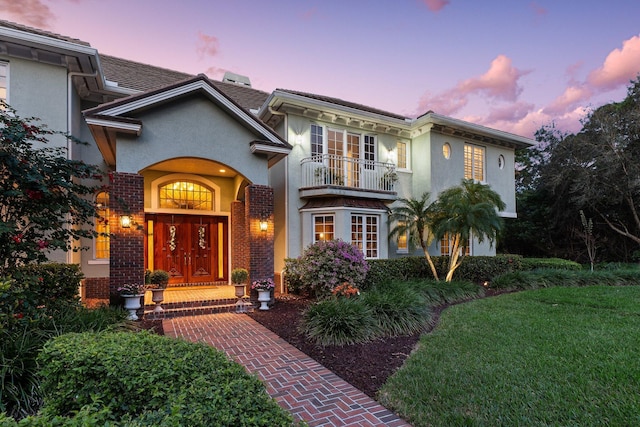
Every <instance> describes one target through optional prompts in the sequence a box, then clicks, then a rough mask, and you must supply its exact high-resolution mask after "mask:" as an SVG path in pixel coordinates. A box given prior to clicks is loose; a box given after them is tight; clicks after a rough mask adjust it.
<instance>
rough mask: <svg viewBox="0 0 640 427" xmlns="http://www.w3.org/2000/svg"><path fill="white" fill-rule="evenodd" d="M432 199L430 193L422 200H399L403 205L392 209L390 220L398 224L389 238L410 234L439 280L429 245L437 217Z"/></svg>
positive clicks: (410, 240)
mask: <svg viewBox="0 0 640 427" xmlns="http://www.w3.org/2000/svg"><path fill="white" fill-rule="evenodd" d="M430 197H431V195H430V194H429V193H424V194H423V195H422V197H421V198H420V199H398V202H399V203H401V204H400V205H399V206H396V207H394V208H392V209H391V215H390V216H389V219H390V220H391V221H394V222H395V223H396V225H395V226H394V227H393V228H392V229H391V232H390V233H389V237H390V238H394V237H396V236H399V235H403V234H405V233H409V236H410V239H409V243H410V244H413V245H415V244H417V245H419V246H420V247H421V248H422V252H423V253H424V256H425V258H426V259H427V263H428V264H429V267H430V268H431V273H432V274H433V277H434V278H435V279H436V280H439V278H438V272H437V270H436V267H435V265H434V264H433V260H432V259H431V256H430V255H429V245H431V242H433V238H434V235H433V232H432V224H433V220H434V216H435V209H434V207H435V204H434V203H433V202H430V201H429V198H430Z"/></svg>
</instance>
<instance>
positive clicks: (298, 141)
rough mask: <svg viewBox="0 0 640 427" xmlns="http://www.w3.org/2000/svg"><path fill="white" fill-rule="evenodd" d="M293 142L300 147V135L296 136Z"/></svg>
mask: <svg viewBox="0 0 640 427" xmlns="http://www.w3.org/2000/svg"><path fill="white" fill-rule="evenodd" d="M294 141H295V143H296V144H298V145H302V135H296V136H295V138H294Z"/></svg>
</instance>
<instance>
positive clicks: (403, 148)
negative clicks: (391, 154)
mask: <svg viewBox="0 0 640 427" xmlns="http://www.w3.org/2000/svg"><path fill="white" fill-rule="evenodd" d="M396 156H397V157H398V169H409V146H408V145H407V143H406V142H403V141H398V142H396Z"/></svg>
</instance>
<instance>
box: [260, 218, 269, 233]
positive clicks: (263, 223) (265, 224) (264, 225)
mask: <svg viewBox="0 0 640 427" xmlns="http://www.w3.org/2000/svg"><path fill="white" fill-rule="evenodd" d="M268 228H269V223H268V222H267V219H266V218H262V219H261V220H260V231H262V232H265V231H267V229H268Z"/></svg>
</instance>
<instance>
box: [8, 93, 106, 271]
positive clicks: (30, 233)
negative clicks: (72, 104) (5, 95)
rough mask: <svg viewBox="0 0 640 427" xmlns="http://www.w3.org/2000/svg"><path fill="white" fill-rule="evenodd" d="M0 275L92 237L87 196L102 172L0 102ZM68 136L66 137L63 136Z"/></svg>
mask: <svg viewBox="0 0 640 427" xmlns="http://www.w3.org/2000/svg"><path fill="white" fill-rule="evenodd" d="M0 107H2V108H0V184H1V186H0V221H1V222H0V276H2V275H7V274H10V273H11V272H12V270H13V269H15V268H16V267H18V266H20V265H22V264H26V263H29V262H38V263H39V262H44V261H46V260H47V254H48V253H49V252H51V251H54V250H58V249H61V250H64V251H68V250H78V249H79V247H78V245H77V240H79V239H80V238H82V237H93V236H94V235H95V233H94V232H93V221H94V218H95V217H96V215H97V210H96V206H95V203H94V201H93V195H94V194H95V192H96V191H97V190H98V186H95V185H87V184H85V183H86V182H94V183H95V182H97V181H95V180H101V179H102V173H101V171H100V170H99V168H98V167H97V166H92V165H87V164H85V163H83V162H81V161H75V160H70V159H68V158H67V156H66V147H51V146H49V145H47V144H48V138H50V137H51V136H52V135H63V134H62V133H60V132H55V131H52V130H49V129H47V127H46V126H44V125H40V126H39V125H38V119H36V118H27V119H22V118H20V117H19V116H17V114H16V111H15V110H14V109H12V108H11V107H9V106H8V105H6V104H5V105H2V106H0ZM68 138H70V137H68Z"/></svg>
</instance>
